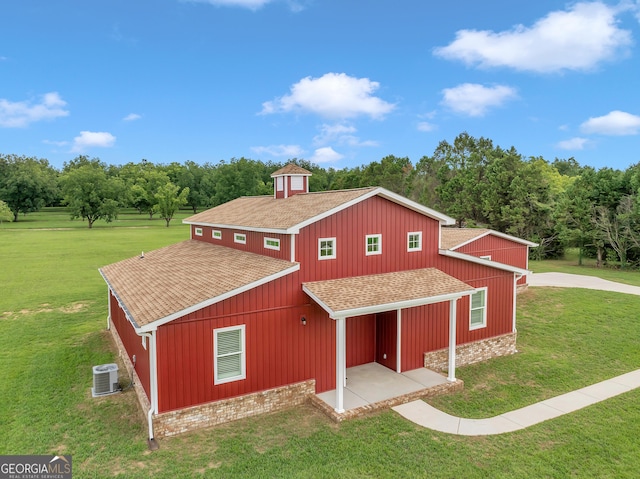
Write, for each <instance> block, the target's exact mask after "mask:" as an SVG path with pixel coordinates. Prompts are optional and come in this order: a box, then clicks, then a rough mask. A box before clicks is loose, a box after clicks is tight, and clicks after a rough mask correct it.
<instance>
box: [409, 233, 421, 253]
mask: <svg viewBox="0 0 640 479" xmlns="http://www.w3.org/2000/svg"><path fill="white" fill-rule="evenodd" d="M407 251H422V231H411V232H409V233H407Z"/></svg>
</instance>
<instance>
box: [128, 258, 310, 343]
mask: <svg viewBox="0 0 640 479" xmlns="http://www.w3.org/2000/svg"><path fill="white" fill-rule="evenodd" d="M299 269H300V263H296V264H294V265H293V266H292V267H291V268H287V269H285V270H284V271H280V272H278V273H275V274H272V275H270V276H265V277H264V278H260V279H259V280H257V281H254V282H252V283H249V284H245V285H244V286H241V287H239V288H236V289H233V290H231V291H228V292H226V293H224V294H221V295H220V296H216V297H215V298H209V299H207V300H206V301H202V302H200V303H198V304H194V305H193V306H190V307H188V308H185V309H183V310H181V311H177V312H175V313H173V314H170V315H169V316H165V317H164V318H160V319H157V320H155V321H153V322H151V323H149V324H146V325H144V326H142V327H141V328H140V331H141V332H145V333H147V332H151V331H156V330H157V329H158V326H162V325H163V324H166V323H170V322H171V321H173V320H175V319H178V318H181V317H182V316H185V315H187V314H190V313H193V312H194V311H198V310H199V309H202V308H206V307H207V306H211V305H212V304H216V303H219V302H220V301H224V300H225V299H229V298H232V297H234V296H236V295H238V294H240V293H244V292H245V291H249V290H250V289H253V288H257V287H258V286H261V285H263V284H266V283H268V282H270V281H273V280H276V279H279V278H282V277H283V276H287V275H289V274H291V273H293V272H295V271H298V270H299Z"/></svg>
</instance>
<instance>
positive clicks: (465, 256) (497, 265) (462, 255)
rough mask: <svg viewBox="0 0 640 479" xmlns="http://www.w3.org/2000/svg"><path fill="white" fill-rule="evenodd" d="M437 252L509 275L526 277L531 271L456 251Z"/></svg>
mask: <svg viewBox="0 0 640 479" xmlns="http://www.w3.org/2000/svg"><path fill="white" fill-rule="evenodd" d="M438 252H439V253H440V254H441V255H442V256H448V257H450V258H457V259H461V260H463V261H468V262H470V263H476V264H482V265H484V266H489V267H491V268H496V269H500V270H502V271H509V272H510V273H516V274H520V275H526V274H530V273H531V271H527V270H526V269H522V268H518V267H516V266H511V265H508V264H504V263H498V262H497V261H489V260H488V259H482V258H478V257H477V256H472V255H470V254H465V253H458V252H457V251H451V250H449V249H440V250H439V251H438Z"/></svg>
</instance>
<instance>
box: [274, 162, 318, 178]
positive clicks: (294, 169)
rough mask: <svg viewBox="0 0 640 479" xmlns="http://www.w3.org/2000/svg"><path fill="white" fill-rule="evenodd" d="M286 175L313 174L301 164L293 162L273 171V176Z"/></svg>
mask: <svg viewBox="0 0 640 479" xmlns="http://www.w3.org/2000/svg"><path fill="white" fill-rule="evenodd" d="M284 175H303V176H311V172H310V171H307V170H305V169H304V168H302V167H301V166H298V165H294V164H293V163H289V164H288V165H287V166H285V167H283V168H280V169H279V170H277V171H274V172H273V173H271V178H274V177H276V176H284Z"/></svg>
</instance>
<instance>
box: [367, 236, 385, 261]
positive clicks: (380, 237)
mask: <svg viewBox="0 0 640 479" xmlns="http://www.w3.org/2000/svg"><path fill="white" fill-rule="evenodd" d="M370 238H371V239H374V238H377V240H378V241H376V242H374V243H372V244H371V245H372V246H373V245H375V246H377V249H376V250H375V251H369V239H370ZM364 254H365V255H366V256H374V255H378V254H382V233H377V234H374V235H365V237H364Z"/></svg>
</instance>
